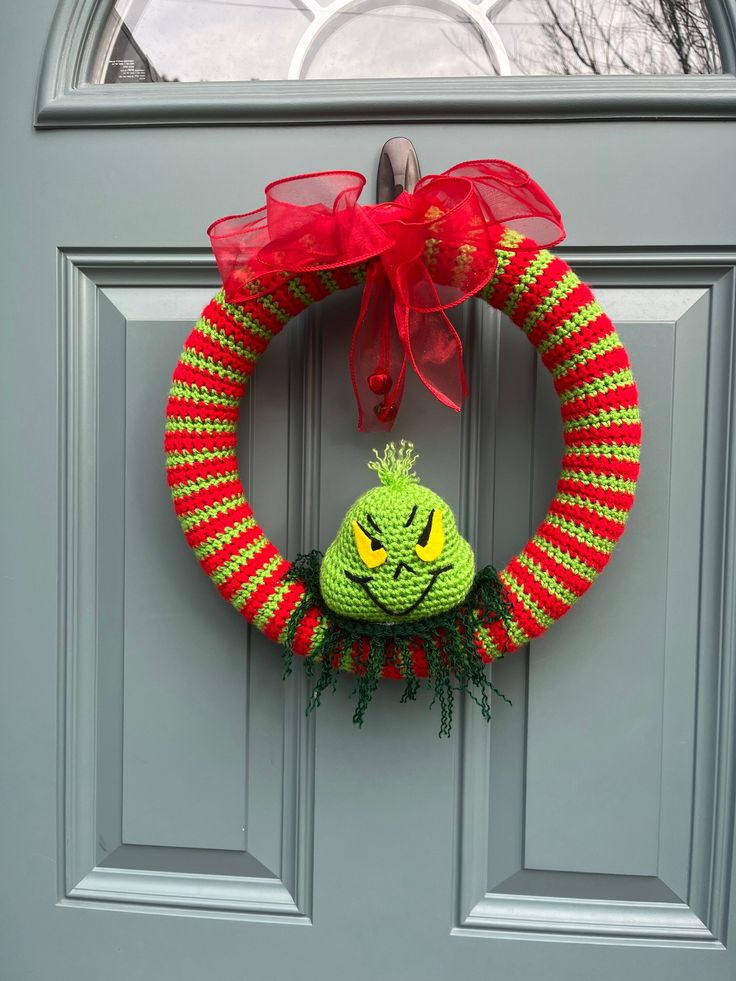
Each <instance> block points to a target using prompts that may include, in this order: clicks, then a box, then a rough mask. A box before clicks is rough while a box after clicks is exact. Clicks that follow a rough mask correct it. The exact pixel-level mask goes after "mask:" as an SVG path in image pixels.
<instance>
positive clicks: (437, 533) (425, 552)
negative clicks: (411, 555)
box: [416, 508, 445, 562]
mask: <svg viewBox="0 0 736 981" xmlns="http://www.w3.org/2000/svg"><path fill="white" fill-rule="evenodd" d="M444 544H445V533H444V532H443V530H442V512H441V511H440V509H439V508H435V509H434V511H433V512H432V513H431V514H430V516H429V518H428V519H427V524H426V525H425V526H424V531H423V532H422V534H421V536H420V538H419V541H418V542H417V545H416V553H417V555H418V556H419V558H420V559H421V560H422V562H433V561H434V560H435V559H436V558H437V556H438V555H439V554H440V552H441V551H442V549H443V547H444Z"/></svg>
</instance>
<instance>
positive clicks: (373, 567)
mask: <svg viewBox="0 0 736 981" xmlns="http://www.w3.org/2000/svg"><path fill="white" fill-rule="evenodd" d="M409 452H410V451H409ZM409 459H410V462H411V457H409ZM379 462H382V461H380V460H379ZM384 466H385V464H384ZM374 469H378V472H379V476H381V479H382V480H383V481H384V486H382V487H376V488H374V489H373V490H370V491H368V492H367V493H365V494H363V496H362V497H360V498H358V500H357V501H356V502H355V504H354V505H353V506H352V508H351V509H350V510H349V511H348V513H347V514H346V516H345V518H344V520H343V522H342V524H341V526H340V530H339V531H338V534H337V537H336V538H335V540H334V542H333V543H332V544H331V545H330V547H329V548H328V549H327V552H326V554H325V557H324V560H323V562H322V568H321V572H320V587H321V589H322V596H323V598H324V601H325V603H326V604H327V606H328V607H329V608H330V609H331V610H333V611H334V612H335V613H339V614H342V615H343V616H347V617H352V618H354V619H360V620H372V621H379V622H381V621H383V622H390V621H394V620H396V621H399V620H405V621H407V620H419V619H422V618H424V617H429V616H432V615H434V614H436V613H441V612H443V611H445V610H449V609H451V608H452V607H453V606H457V605H458V603H460V602H462V600H463V599H464V598H465V596H466V595H467V593H468V591H469V589H470V587H471V585H472V582H473V576H474V573H475V562H474V558H473V552H472V550H471V548H470V545H469V544H468V543H467V542H466V541H465V539H464V538H462V537H461V536H460V534H459V533H458V530H457V526H456V524H455V518H454V516H453V514H452V511H451V510H450V508H449V507H448V505H447V504H446V503H445V502H444V501H443V500H442V498H441V497H439V496H438V495H437V494H435V493H434V492H433V491H431V490H429V489H428V488H426V487H421V486H419V484H418V483H417V482H416V478H415V477H412V478H409V477H408V476H407V475H406V474H405V475H404V477H403V478H402V477H401V475H399V477H398V478H397V479H391V478H390V475H389V476H386V479H384V474H383V473H382V471H381V469H379V468H378V467H376V466H375V465H374ZM394 476H395V475H394Z"/></svg>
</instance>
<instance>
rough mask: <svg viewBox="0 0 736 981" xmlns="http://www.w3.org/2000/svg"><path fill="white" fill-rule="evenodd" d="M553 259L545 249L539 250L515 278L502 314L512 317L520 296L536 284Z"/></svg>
mask: <svg viewBox="0 0 736 981" xmlns="http://www.w3.org/2000/svg"><path fill="white" fill-rule="evenodd" d="M553 259H554V256H553V255H552V253H551V252H548V251H547V250H546V249H541V250H540V251H539V252H537V253H536V255H535V256H534V258H533V259H532V260H531V262H530V263H529V265H528V266H527V267H526V269H525V270H524V272H523V273H522V274H521V275H520V276H519V277H518V278H517V280H516V282H515V283H514V286H513V289H512V290H511V292H510V293H509V296H508V299H507V300H506V304H505V305H504V308H503V312H504V313H505V314H506V316H507V317H511V316H513V313H514V310H515V309H516V305H517V303H518V302H519V299H520V297H521V294H522V293H526V292H527V290H528V289H529V288H530V287H531V286H533V285H534V284H535V283H536V281H537V279H538V278H539V276H540V275H541V274H542V273H543V272H544V270H545V269H546V268H547V266H548V265H549V264H550V263H551V262H552V260H553Z"/></svg>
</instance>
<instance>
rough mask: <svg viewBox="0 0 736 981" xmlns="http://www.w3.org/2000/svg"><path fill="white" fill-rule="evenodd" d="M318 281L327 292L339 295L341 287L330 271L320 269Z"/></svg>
mask: <svg viewBox="0 0 736 981" xmlns="http://www.w3.org/2000/svg"><path fill="white" fill-rule="evenodd" d="M316 275H317V279H319V281H320V283H322V285H323V286H324V288H325V289H326V290H329V291H330V293H337V291H338V290H339V289H340V287H339V286H338V285H337V282H336V280H335V277H334V276H333V275H332V273H331V272H330V270H329V269H318V270H317V272H316Z"/></svg>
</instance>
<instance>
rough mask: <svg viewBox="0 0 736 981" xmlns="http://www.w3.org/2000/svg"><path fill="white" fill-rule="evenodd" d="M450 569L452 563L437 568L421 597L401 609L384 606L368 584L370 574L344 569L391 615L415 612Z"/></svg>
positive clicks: (367, 594)
mask: <svg viewBox="0 0 736 981" xmlns="http://www.w3.org/2000/svg"><path fill="white" fill-rule="evenodd" d="M450 569H452V565H443V566H442V568H440V569H435V571H434V572H433V573H432V578H431V579H430V580H429V582H428V583H427V586H426V588H425V589H424V592H422V594H421V595H420V596H419V599H417V600H415V602H414V603H412V604H411V606H409V607H407V609H405V610H401V611H397V610H390V609H389V608H388V607H387V606H384V604H383V603H382V602H381V601H380V600H379V599H378V597H377V596H375V595H374V593H373V590H372V589H371V588H370V586H369V585H368V584H369V583H370V582H371V578H370V576H356V575H355V574H354V573H352V572H349V571H348V570H347V569H343V572H344V573H345V576H346V578H348V579H349V580H350V582H354V583H356V585H358V586H361V587H362V588H363V590H364V592H365V594H366V596H367V597H368V599H369V600H370V601H371V603H374V604H375V605H376V606H377V607H378V609H379V610H383V612H384V613H387V614H388V615H389V616H390V617H405V616H408V615H409V614H410V613H413V612H414V610H416V608H417V607H418V606H419V604H420V603H421V602H422V601H423V600H425V599H426V598H427V596H428V595H429V593H430V591H431V590H432V588H433V587H434V584H435V583H436V582H437V579H438V578H439V577H440V576H441V575H442V573H443V572H448V571H449V570H450Z"/></svg>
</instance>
